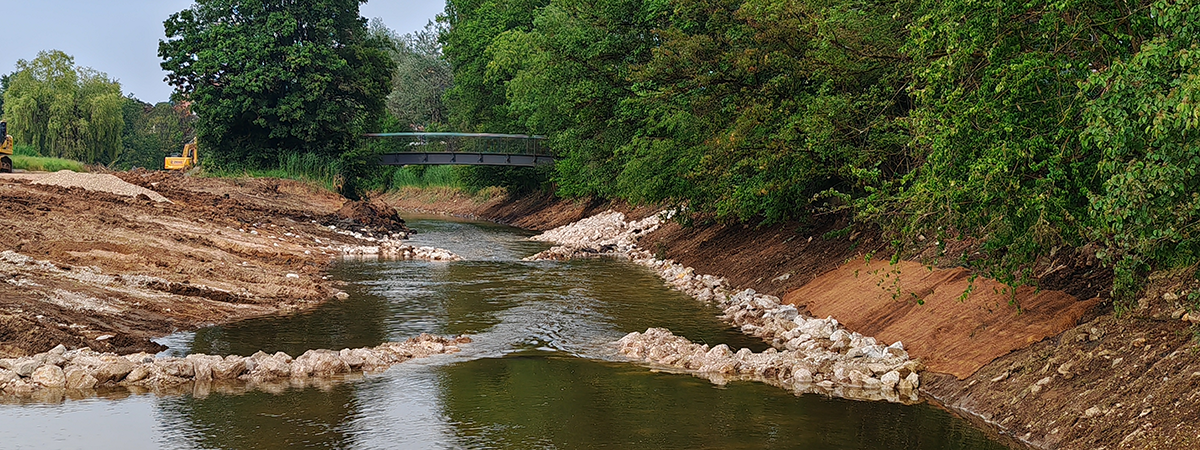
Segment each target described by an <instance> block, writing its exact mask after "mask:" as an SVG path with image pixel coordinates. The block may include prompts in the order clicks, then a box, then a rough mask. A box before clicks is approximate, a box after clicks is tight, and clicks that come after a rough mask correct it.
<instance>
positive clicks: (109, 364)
mask: <svg viewBox="0 0 1200 450" xmlns="http://www.w3.org/2000/svg"><path fill="white" fill-rule="evenodd" d="M134 367H135V366H134V364H133V363H132V362H129V360H128V359H125V358H121V357H119V356H111V355H107V356H102V357H100V361H99V364H97V365H95V366H92V370H91V373H92V376H94V377H96V380H98V381H99V382H101V383H108V382H113V383H116V382H119V381H121V380H122V379H124V378H125V376H126V375H129V372H131V371H133V368H134Z"/></svg>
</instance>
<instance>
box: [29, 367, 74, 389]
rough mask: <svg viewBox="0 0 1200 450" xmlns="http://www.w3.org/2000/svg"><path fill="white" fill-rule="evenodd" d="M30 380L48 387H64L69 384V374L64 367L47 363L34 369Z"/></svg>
mask: <svg viewBox="0 0 1200 450" xmlns="http://www.w3.org/2000/svg"><path fill="white" fill-rule="evenodd" d="M29 381H32V382H34V383H37V384H40V385H42V386H44V387H48V388H62V387H66V385H67V376H66V374H64V373H63V370H62V367H58V366H55V365H51V364H46V365H43V366H41V367H38V368H37V369H36V370H34V371H33V374H32V375H31V376H30V377H29Z"/></svg>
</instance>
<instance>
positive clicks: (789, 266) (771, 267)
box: [389, 192, 1200, 450]
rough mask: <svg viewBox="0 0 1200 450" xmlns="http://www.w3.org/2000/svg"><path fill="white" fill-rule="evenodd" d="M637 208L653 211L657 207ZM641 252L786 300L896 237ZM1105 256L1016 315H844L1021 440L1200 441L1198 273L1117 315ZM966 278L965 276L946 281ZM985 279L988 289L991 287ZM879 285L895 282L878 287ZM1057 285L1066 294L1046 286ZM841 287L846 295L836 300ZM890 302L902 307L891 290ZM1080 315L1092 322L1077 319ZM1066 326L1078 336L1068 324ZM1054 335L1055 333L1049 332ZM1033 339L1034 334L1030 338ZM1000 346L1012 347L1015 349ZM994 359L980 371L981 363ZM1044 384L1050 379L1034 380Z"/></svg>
mask: <svg viewBox="0 0 1200 450" xmlns="http://www.w3.org/2000/svg"><path fill="white" fill-rule="evenodd" d="M389 202H391V203H393V204H397V205H399V206H401V207H407V208H408V209H411V210H421V211H423V212H445V213H450V214H454V215H459V216H466V217H478V218H483V219H490V220H496V221H501V222H505V223H510V224H516V225H518V226H522V227H525V228H529V229H538V230H540V229H548V228H552V227H554V226H558V225H563V224H565V223H569V222H571V221H574V220H577V219H578V218H581V217H585V216H586V215H589V214H592V213H594V212H600V211H603V210H604V209H606V208H608V207H610V206H611V205H608V204H597V203H595V202H570V201H562V200H554V199H548V198H544V197H543V198H536V199H532V200H531V199H518V200H515V201H511V202H510V201H509V200H507V199H504V198H503V197H502V196H493V197H488V198H471V197H468V196H462V195H458V196H450V197H447V196H446V194H445V193H429V192H413V193H409V194H408V195H406V196H404V197H403V198H393V199H390V200H389ZM614 209H620V208H614ZM626 210H630V208H626ZM638 211H639V212H642V213H644V211H645V209H642V210H638ZM641 246H642V247H643V248H645V249H647V250H650V251H652V252H655V253H657V254H658V255H659V256H663V257H668V258H671V259H675V260H676V261H679V262H680V263H682V264H684V265H687V266H691V267H694V268H696V271H697V273H706V274H713V275H719V276H723V277H726V278H727V279H729V280H730V281H731V282H732V284H733V285H734V286H739V287H743V288H747V287H748V288H753V289H755V290H758V291H760V292H766V293H770V294H774V295H778V296H780V297H783V296H785V295H786V294H788V293H789V292H792V291H794V290H797V289H800V288H802V287H803V286H805V285H807V284H808V283H810V282H812V281H813V280H816V279H817V278H818V277H820V276H822V275H824V274H826V273H829V272H831V271H833V270H835V269H836V268H837V267H839V266H841V265H843V264H845V263H847V262H850V261H862V260H863V259H864V258H865V256H867V255H872V257H873V258H874V259H876V260H879V259H883V258H887V257H888V255H889V245H888V243H887V242H886V241H885V239H883V238H882V237H881V236H880V235H879V233H878V231H877V230H873V229H870V228H867V227H857V228H848V221H847V220H845V218H840V217H831V216H825V217H819V218H817V219H815V220H814V221H812V222H811V223H805V224H802V223H789V224H782V225H775V226H770V227H754V226H746V225H734V226H726V225H719V224H708V225H704V224H702V225H696V226H690V227H684V226H680V225H678V224H671V225H668V226H665V227H663V228H662V229H661V230H659V231H657V232H655V233H653V234H651V235H650V236H647V237H646V238H644V239H643V240H642V242H641ZM947 247H948V248H949V249H950V251H949V252H947V253H946V254H943V255H938V257H937V258H922V260H923V261H926V263H929V264H933V265H936V266H938V267H941V268H953V267H954V266H955V265H957V264H962V263H969V262H970V261H972V259H973V258H976V257H977V256H978V254H977V253H976V251H975V249H974V246H973V244H972V243H970V242H961V241H960V242H953V243H951V244H950V245H948V246H947ZM1094 253H1095V252H1093V251H1090V250H1089V249H1078V250H1066V251H1063V252H1061V254H1059V255H1058V256H1057V257H1051V258H1048V259H1047V260H1045V261H1043V262H1041V263H1040V264H1039V266H1038V267H1037V270H1036V271H1035V274H1036V275H1038V276H1039V277H1040V279H1039V280H1037V281H1038V285H1039V286H1040V287H1041V288H1042V289H1043V292H1042V293H1040V295H1039V294H1038V293H1033V292H1030V291H1028V290H1023V291H1021V292H1022V293H1021V294H1020V297H1018V299H1019V300H1021V305H1022V307H1023V308H1024V309H1025V311H1026V313H1025V314H1024V315H1019V314H1012V313H1011V312H1012V310H1011V309H1007V310H1006V309H1005V307H1007V306H1008V300H1007V299H1008V298H1007V297H1004V301H1003V302H1000V301H999V298H994V297H991V296H983V295H972V296H970V297H969V298H968V299H967V300H966V301H964V302H963V303H960V304H954V305H943V307H937V305H936V304H935V302H934V301H933V300H930V299H929V296H930V295H932V292H931V293H930V294H929V295H925V297H926V299H927V300H926V304H925V305H924V306H911V305H910V306H903V307H900V308H895V307H891V308H874V309H873V308H871V307H870V306H863V307H861V309H862V310H864V311H855V308H854V306H855V304H854V302H852V301H851V300H850V297H849V296H844V299H843V301H842V302H841V305H842V307H843V309H844V310H845V311H848V312H846V313H839V314H844V315H846V316H852V315H854V316H856V317H858V318H856V319H846V318H844V317H839V316H837V315H835V317H838V319H839V320H842V321H844V322H851V320H853V321H854V322H855V324H859V325H861V326H863V327H864V328H871V327H877V328H879V329H880V330H881V331H880V333H881V334H887V333H892V332H897V331H898V330H905V331H907V332H909V333H915V334H914V337H913V338H912V339H908V338H904V339H903V341H904V342H905V345H906V346H907V347H908V348H909V349H910V350H912V351H913V352H914V353H927V354H926V355H925V357H926V358H929V359H930V361H934V360H935V359H936V360H941V361H944V362H945V363H946V364H947V365H946V367H945V368H944V369H943V370H946V371H947V372H952V373H956V374H957V375H958V376H956V375H951V374H950V373H938V372H934V371H928V372H925V374H924V376H923V378H922V379H923V380H924V385H923V386H922V388H921V389H922V392H924V393H925V394H927V395H929V396H931V397H932V398H934V399H937V400H936V401H937V402H938V403H940V404H942V405H945V406H947V407H949V408H950V409H951V410H953V411H956V412H958V413H960V414H961V415H962V416H963V417H966V418H968V419H970V420H972V421H975V422H977V423H978V424H979V425H980V426H981V427H984V428H987V429H991V430H994V431H996V432H998V433H1000V434H1003V435H1005V436H1008V437H1011V438H1012V439H1013V443H1014V445H1022V444H1021V443H1024V445H1029V446H1032V447H1035V448H1047V449H1078V450H1084V449H1087V450H1092V449H1107V450H1115V449H1119V448H1130V449H1143V448H1161V449H1187V448H1200V357H1198V356H1197V355H1200V347H1198V346H1197V341H1196V334H1194V333H1197V331H1196V328H1195V327H1189V326H1188V324H1187V323H1185V322H1181V321H1180V320H1178V318H1177V316H1176V315H1177V314H1178V313H1179V311H1180V310H1181V308H1183V307H1184V306H1186V305H1187V304H1188V303H1187V301H1186V300H1185V299H1184V298H1180V297H1176V295H1177V294H1180V293H1181V292H1182V293H1183V294H1186V293H1187V292H1190V291H1195V290H1200V282H1197V281H1196V280H1194V279H1191V275H1190V273H1191V272H1187V271H1183V272H1181V273H1179V274H1160V275H1159V276H1158V277H1157V278H1156V279H1155V280H1154V281H1153V282H1152V283H1151V284H1150V285H1148V286H1147V288H1146V293H1147V295H1146V296H1145V298H1144V299H1143V300H1142V302H1140V304H1139V306H1138V308H1137V309H1136V310H1135V311H1131V312H1128V313H1127V314H1126V315H1124V316H1122V317H1121V318H1118V317H1116V316H1115V315H1114V314H1113V311H1112V309H1111V306H1109V303H1108V301H1106V300H1103V299H1105V298H1107V293H1108V291H1109V290H1110V289H1111V287H1112V272H1111V271H1110V270H1107V269H1105V268H1104V267H1103V265H1102V264H1100V263H1099V261H1097V260H1096V258H1095V257H1094ZM932 254H933V252H932V251H931V252H928V254H926V255H922V256H926V257H928V256H931V255H932ZM860 273H861V272H860ZM834 276H837V277H852V276H853V275H852V274H846V273H842V274H840V275H834ZM963 276H964V274H963V272H961V271H959V272H956V274H955V275H953V276H946V277H945V278H947V279H961V278H962V277H963ZM977 281H978V280H977ZM982 283H983V282H978V283H977V284H978V285H980V286H985V284H982ZM935 285H936V284H931V286H935ZM814 288H815V286H814ZM875 289H880V290H882V288H881V287H879V286H875ZM932 289H933V290H934V292H936V291H938V290H939V289H941V290H944V291H945V292H944V293H945V294H946V295H945V296H947V297H950V298H952V299H954V300H953V301H954V302H957V299H956V298H957V296H958V294H959V293H961V292H963V290H962V289H961V288H955V287H949V286H947V287H937V288H932ZM980 289H981V288H976V292H978V291H979V290H980ZM1051 290H1057V291H1062V293H1060V294H1052V293H1047V292H1046V291H1051ZM924 291H928V289H925V290H924ZM924 291H923V292H924ZM840 294H844V293H833V296H834V297H837V296H839V295H840ZM951 294H952V295H951ZM1063 294H1065V295H1069V296H1070V297H1064V296H1063ZM797 295H799V294H797ZM1027 295H1028V296H1030V297H1029V298H1026V297H1025V296H1027ZM1164 295H1165V297H1164ZM794 297H795V296H793V298H794ZM866 297H867V298H865V299H864V300H863V303H864V304H866V305H869V301H870V300H871V299H872V298H874V299H876V300H878V297H879V295H878V294H876V295H874V296H866ZM1071 297H1073V298H1075V299H1078V298H1085V299H1094V298H1097V297H1100V298H1101V299H1102V300H1100V303H1098V304H1097V301H1096V300H1090V301H1078V300H1072V298H1071ZM884 299H885V300H887V301H888V302H891V295H890V294H888V295H887V296H885V297H884ZM802 303H804V302H802ZM936 303H937V304H941V303H944V302H942V301H938V302H936ZM806 304H807V305H808V308H810V309H811V310H816V311H823V310H825V309H824V308H825V307H826V305H824V304H823V302H822V304H819V305H818V304H817V303H816V302H806ZM931 305H933V306H931ZM1094 305H1095V306H1097V307H1093V306H1094ZM925 306H931V307H928V308H926V307H925ZM945 306H949V307H945ZM988 308H990V309H991V310H992V311H1008V313H1001V314H996V316H995V317H993V316H988V317H991V319H990V320H983V321H980V322H979V323H976V324H974V325H964V324H962V323H959V321H961V320H963V317H964V315H965V316H966V317H970V316H979V315H980V314H979V311H981V309H982V310H987V309H988ZM1105 308H1107V309H1105ZM971 309H974V310H975V312H974V313H971V312H970V311H969V310H971ZM872 311H874V312H872ZM1051 311H1064V312H1063V313H1061V314H1059V313H1054V312H1051ZM809 312H810V313H812V312H813V311H809ZM990 314H991V313H990ZM1081 316H1082V318H1080V317H1081ZM1172 317H1175V318H1174V319H1173V318H1172ZM1078 321H1082V322H1083V323H1082V324H1079V325H1076V323H1077V322H1078ZM851 327H852V328H854V324H852V325H851ZM992 327H1010V328H1013V329H1015V330H1016V331H1014V333H1016V336H1018V337H1017V338H1016V339H1013V340H1010V341H1009V342H1008V343H1006V344H1004V345H1003V346H996V345H994V344H990V343H989V344H984V346H985V347H996V348H995V349H992V351H989V352H987V354H985V355H973V353H974V352H975V350H974V348H973V347H972V346H971V345H957V346H955V345H943V346H936V345H928V344H930V341H935V340H937V339H939V338H940V337H941V335H939V334H938V333H937V330H942V329H959V328H962V329H964V330H965V329H967V328H970V329H983V330H987V329H989V328H992ZM1031 328H1036V330H1031ZM1064 328H1065V329H1066V331H1065V332H1061V333H1059V332H1056V331H1055V330H1061V329H1064ZM922 330H926V331H925V332H923V331H922ZM928 330H933V331H932V332H929V331H928ZM868 334H870V333H868ZM967 334H969V333H967ZM1044 335H1048V336H1049V337H1046V338H1044V339H1041V338H1039V337H1037V336H1044ZM904 336H907V335H904ZM884 339H887V338H886V337H885V338H884ZM1022 339H1024V340H1026V341H1028V342H1025V343H1024V344H1021V345H1017V344H1016V343H1017V342H1019V341H1021V340H1022ZM1039 339H1040V340H1039ZM976 343H977V342H976ZM1001 347H1013V349H1012V351H1010V352H1007V353H1006V354H1005V352H1004V351H1002V350H1000V348H1001ZM960 358H961V359H964V360H969V361H971V362H970V363H969V364H968V365H963V366H961V367H958V368H955V367H957V366H955V365H954V364H953V363H952V361H954V360H955V359H960ZM992 358H996V359H995V360H991V359H992ZM988 361H990V362H988ZM981 364H982V367H980V368H979V369H978V370H975V371H974V373H971V367H979V366H980V365H981ZM935 365H940V363H938V364H935ZM968 374H969V376H966V377H965V378H964V379H961V380H960V379H959V377H960V376H964V375H968ZM1039 382H1041V383H1042V384H1041V386H1039V387H1036V388H1035V387H1034V386H1038V383H1039Z"/></svg>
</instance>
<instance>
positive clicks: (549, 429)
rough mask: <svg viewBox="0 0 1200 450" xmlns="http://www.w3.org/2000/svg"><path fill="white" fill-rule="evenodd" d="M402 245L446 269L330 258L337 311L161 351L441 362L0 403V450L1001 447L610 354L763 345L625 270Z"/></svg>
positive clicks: (943, 423)
mask: <svg viewBox="0 0 1200 450" xmlns="http://www.w3.org/2000/svg"><path fill="white" fill-rule="evenodd" d="M409 225H410V226H411V227H412V228H414V229H417V230H418V231H420V232H421V233H420V234H417V235H416V236H414V238H413V243H414V244H417V245H431V246H437V247H441V248H446V249H448V250H451V251H453V252H455V253H457V254H459V255H461V256H463V258H464V259H465V261H461V262H448V263H447V262H422V261H347V262H343V263H341V264H339V265H338V266H337V267H336V268H335V270H334V271H333V272H332V273H331V275H333V276H334V277H336V278H338V279H341V280H345V282H346V283H347V284H346V286H345V287H344V288H345V290H346V291H347V292H348V293H350V294H351V297H350V298H349V299H348V300H345V301H334V302H331V303H328V304H326V305H323V306H322V307H320V308H318V309H316V310H313V311H310V312H307V313H304V314H299V315H293V316H287V317H272V318H262V319H254V320H248V321H244V322H239V323H236V324H232V325H226V326H218V327H212V328H208V329H203V330H199V331H197V332H189V333H179V334H175V335H172V336H169V337H167V338H165V339H164V340H163V342H164V343H165V344H167V345H168V346H169V347H170V350H168V351H167V352H165V353H168V354H176V355H182V354H187V353H208V354H218V355H225V354H240V355H249V354H251V353H254V352H256V351H259V350H263V351H266V352H268V353H273V352H276V351H284V352H287V353H288V354H290V355H293V356H298V355H299V354H301V353H303V352H304V351H305V350H308V349H312V348H331V349H341V348H355V347H367V346H375V345H378V344H379V343H381V342H384V341H389V340H391V341H401V340H404V339H406V338H408V337H411V336H414V335H417V334H419V333H431V334H439V335H457V334H466V335H469V336H471V338H472V339H473V340H474V342H473V343H471V344H468V345H465V346H464V347H463V351H462V352H461V353H458V354H453V355H438V356H435V357H431V358H427V359H423V360H413V361H409V362H406V363H404V364H400V365H397V366H395V367H393V368H391V369H390V370H388V371H386V372H383V373H380V374H370V375H366V376H361V377H352V379H348V380H342V381H339V382H334V383H327V384H325V385H322V386H320V387H307V388H293V389H289V390H285V391H283V392H275V393H268V392H251V393H247V394H240V395H232V394H219V393H212V394H208V395H176V396H155V395H150V394H142V395H121V396H114V397H113V398H103V399H101V398H97V399H87V400H77V401H67V402H65V403H59V404H34V405H20V406H16V405H0V442H2V443H3V447H4V448H36V449H46V448H63V449H66V448H121V449H138V448H229V449H242V448H247V449H249V448H295V447H310V448H356V449H357V448H363V449H374V448H379V449H390V448H413V449H425V448H479V449H491V448H495V449H590V448H613V449H626V448H628V449H654V448H679V449H693V448H712V449H743V448H744V449H760V448H802V449H1000V448H1004V447H1003V446H1001V445H1000V444H998V443H996V442H994V441H991V440H989V439H988V438H987V437H986V436H985V435H984V434H983V433H982V432H980V431H978V430H976V429H974V428H972V427H971V426H970V425H969V424H967V423H965V422H963V421H961V420H959V419H956V418H954V417H953V416H951V415H950V414H948V413H946V412H945V411H942V410H940V409H936V408H933V407H930V406H928V405H924V404H919V405H898V404H890V403H882V402H856V401H848V400H840V399H829V398H825V397H821V396H815V395H801V396H797V395H793V394H792V393H790V392H788V391H785V390H782V389H779V388H775V387H771V386H767V385H763V384H758V383H752V382H736V383H730V384H728V385H724V386H716V385H713V384H711V383H709V382H708V381H707V380H704V379H700V378H695V377H692V376H688V375H681V374H673V373H663V372H656V371H652V370H650V369H648V368H646V367H644V366H639V365H635V364H630V363H624V362H621V361H619V360H618V359H617V358H614V357H613V353H614V349H613V347H611V344H610V343H611V342H613V341H615V340H617V339H619V338H620V337H621V336H624V335H625V334H627V333H629V332H631V331H644V330H645V329H646V328H649V327H665V328H668V329H670V330H671V331H673V332H675V333H676V334H679V335H682V336H685V337H687V338H689V339H692V340H694V341H698V342H706V343H709V344H711V345H716V344H721V343H724V344H728V345H729V346H730V347H732V348H734V349H737V348H741V347H747V348H751V349H752V350H755V351H761V350H762V349H763V348H765V345H764V344H763V343H762V342H761V341H758V340H755V339H752V338H749V337H746V336H743V335H742V334H741V333H738V332H737V331H736V330H733V329H732V328H730V327H728V326H726V325H725V324H723V323H722V322H720V321H719V320H717V319H716V315H717V314H718V313H719V311H717V310H716V309H713V308H709V307H706V306H703V305H701V304H699V303H698V302H696V301H695V300H693V299H691V298H689V297H687V296H685V295H683V294H680V293H678V292H674V291H671V290H669V289H667V288H666V287H664V286H663V283H662V282H661V281H660V280H659V279H658V278H657V277H656V276H654V275H653V274H652V273H650V272H648V271H647V270H645V269H643V268H640V267H638V266H636V265H633V264H631V263H628V262H625V261H619V260H611V259H593V260H582V261H569V262H522V261H520V258H522V257H524V256H527V255H531V254H534V253H536V252H538V251H541V250H543V249H545V248H546V245H545V244H541V243H535V242H530V241H527V240H525V239H524V238H525V237H526V236H528V234H527V233H525V232H523V231H521V230H517V229H513V228H508V227H503V226H498V225H494V224H488V223H475V222H454V221H446V220H437V219H430V218H425V219H418V220H410V221H409Z"/></svg>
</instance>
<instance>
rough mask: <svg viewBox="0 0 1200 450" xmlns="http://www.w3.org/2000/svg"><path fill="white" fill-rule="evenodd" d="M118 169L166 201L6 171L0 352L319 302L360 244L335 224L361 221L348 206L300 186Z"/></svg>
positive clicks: (123, 338)
mask: <svg viewBox="0 0 1200 450" xmlns="http://www.w3.org/2000/svg"><path fill="white" fill-rule="evenodd" d="M114 175H116V176H118V177H120V178H121V179H123V180H124V181H125V182H128V183H130V184H133V185H136V186H140V187H143V188H147V189H150V190H153V191H155V192H157V193H159V194H162V195H163V196H165V197H166V198H167V199H169V200H171V202H156V201H153V200H151V199H150V198H149V197H148V196H146V195H139V196H137V197H129V196H125V195H117V194H113V193H109V192H102V191H92V190H86V189H83V188H80V187H61V186H56V185H43V184H34V183H31V181H37V180H38V178H39V177H48V176H50V175H49V174H44V175H38V174H19V175H17V176H6V177H0V228H2V229H4V230H8V232H7V233H6V235H5V236H4V237H3V238H0V357H2V356H14V355H24V354H30V353H37V352H42V351H46V350H49V349H50V348H52V347H54V346H56V345H58V344H64V345H66V346H68V347H83V346H87V347H91V348H93V349H95V350H97V351H114V352H119V353H120V352H133V351H141V350H156V349H157V348H158V345H157V344H154V343H153V342H150V341H149V338H152V337H156V336H161V335H164V334H167V333H170V332H172V331H174V330H178V329H187V328H193V327H197V326H200V325H204V324H212V323H223V322H229V321H232V320H237V319H241V318H246V317H251V316H257V315H263V314H273V313H279V312H286V311H292V310H296V309H299V308H305V307H308V306H311V305H315V304H317V303H319V302H321V301H324V300H326V299H328V298H330V297H331V296H332V295H333V294H334V293H335V289H334V286H332V285H331V283H330V282H329V281H326V280H324V279H323V276H324V270H325V268H326V266H327V265H328V264H329V263H330V262H331V261H332V260H333V259H334V258H335V257H336V256H337V255H338V250H337V248H338V246H340V245H343V244H356V243H360V242H361V241H359V240H358V239H356V238H354V237H352V236H347V235H345V234H339V233H337V232H336V231H335V230H332V229H330V228H329V227H327V226H326V225H335V226H338V225H341V228H346V227H352V226H354V225H355V224H357V223H358V222H357V221H356V220H355V219H354V218H353V217H346V216H345V215H344V214H343V215H341V216H339V215H338V211H339V210H340V209H342V206H343V204H344V203H345V200H344V199H343V198H341V197H340V196H337V195H335V194H332V193H329V192H326V191H322V190H318V189H314V188H310V187H309V186H306V185H303V184H300V183H295V182H290V181H281V180H270V179H253V180H221V179H195V178H190V177H186V176H183V175H180V174H171V173H165V172H132V173H116V174H114ZM134 191H136V190H130V192H134ZM352 209H353V208H352ZM397 227H402V225H400V224H392V228H393V229H395V228H397ZM339 229H340V228H339ZM355 231H359V230H355Z"/></svg>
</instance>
